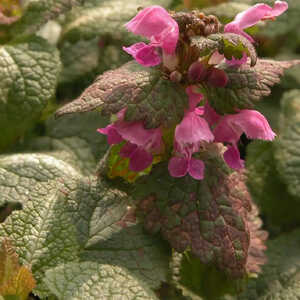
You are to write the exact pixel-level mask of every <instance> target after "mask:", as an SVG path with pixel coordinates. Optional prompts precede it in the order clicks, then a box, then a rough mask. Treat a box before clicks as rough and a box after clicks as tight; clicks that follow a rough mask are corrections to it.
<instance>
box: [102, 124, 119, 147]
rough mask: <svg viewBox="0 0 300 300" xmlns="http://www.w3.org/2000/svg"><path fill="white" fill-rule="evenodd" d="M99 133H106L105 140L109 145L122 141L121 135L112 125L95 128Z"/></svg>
mask: <svg viewBox="0 0 300 300" xmlns="http://www.w3.org/2000/svg"><path fill="white" fill-rule="evenodd" d="M97 131H98V132H99V133H102V134H105V135H107V142H108V144H109V145H115V144H119V143H121V142H122V141H123V139H122V137H121V135H120V134H119V133H118V131H117V130H116V129H115V127H114V125H113V124H111V125H108V126H106V127H105V128H99V129H97Z"/></svg>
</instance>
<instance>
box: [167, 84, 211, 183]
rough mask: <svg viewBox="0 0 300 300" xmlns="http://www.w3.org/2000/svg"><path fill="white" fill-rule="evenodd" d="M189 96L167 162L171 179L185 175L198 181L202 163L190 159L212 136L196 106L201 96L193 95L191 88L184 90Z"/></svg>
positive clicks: (201, 176)
mask: <svg viewBox="0 0 300 300" xmlns="http://www.w3.org/2000/svg"><path fill="white" fill-rule="evenodd" d="M186 92H187V94H188V96H189V109H188V110H186V111H185V115H184V118H183V120H182V121H181V123H180V124H178V125H177V126H176V128H175V139H174V152H175V156H174V157H172V158H171V159H170V161H169V165H168V169H169V172H170V175H171V176H173V177H183V176H185V175H186V174H187V173H189V174H190V176H192V177H193V178H195V179H197V180H200V179H203V177H204V168H205V166H204V163H203V161H201V160H199V159H195V158H193V157H192V155H193V153H195V152H198V151H199V148H200V145H201V143H202V142H203V141H206V142H212V141H213V139H214V136H213V134H212V132H211V130H210V128H209V126H208V124H207V122H206V121H205V120H204V118H202V117H200V115H202V114H203V110H202V109H201V108H197V107H196V106H197V104H198V103H199V102H200V101H201V100H202V98H203V95H202V94H198V93H195V92H194V90H193V86H190V87H188V88H187V89H186Z"/></svg>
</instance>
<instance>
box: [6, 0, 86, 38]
mask: <svg viewBox="0 0 300 300" xmlns="http://www.w3.org/2000/svg"><path fill="white" fill-rule="evenodd" d="M84 1H85V0H28V1H26V3H25V7H24V11H23V15H22V17H21V18H20V19H19V20H18V21H17V22H15V23H14V24H13V26H12V27H11V28H10V30H11V32H12V34H13V35H14V36H15V35H21V34H22V35H27V34H32V33H34V32H35V31H36V30H37V29H39V28H40V27H41V26H42V25H43V24H45V23H47V21H49V20H52V19H54V18H56V17H57V16H59V15H60V14H63V13H65V12H67V11H68V10H70V9H71V8H72V7H73V6H77V5H81V4H83V3H84Z"/></svg>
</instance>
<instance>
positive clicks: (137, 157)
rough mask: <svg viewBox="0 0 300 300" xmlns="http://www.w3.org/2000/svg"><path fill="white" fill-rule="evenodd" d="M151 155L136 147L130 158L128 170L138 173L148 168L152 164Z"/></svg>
mask: <svg viewBox="0 0 300 300" xmlns="http://www.w3.org/2000/svg"><path fill="white" fill-rule="evenodd" d="M152 160H153V157H152V155H151V154H150V153H149V152H148V151H146V150H144V149H143V148H142V147H137V148H136V150H135V151H134V152H133V153H132V154H131V156H130V162H129V169H130V170H132V171H134V172H140V171H143V170H145V169H146V168H148V167H149V166H150V165H151V163H152Z"/></svg>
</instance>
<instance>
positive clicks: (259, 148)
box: [246, 141, 300, 230]
mask: <svg viewBox="0 0 300 300" xmlns="http://www.w3.org/2000/svg"><path fill="white" fill-rule="evenodd" d="M246 158H247V160H246V163H247V170H248V181H247V183H248V187H249V191H250V193H251V196H252V197H253V199H254V200H255V202H256V203H257V204H258V205H259V207H260V208H261V211H262V213H264V216H265V219H266V224H267V226H268V229H271V230H272V229H275V228H276V227H275V226H277V230H278V226H280V228H281V229H284V230H290V229H291V228H294V227H295V226H297V225H300V216H299V210H300V203H299V199H298V198H297V197H292V196H291V195H289V193H288V189H287V185H286V184H285V183H284V182H283V181H282V180H281V178H280V176H279V173H278V170H277V169H276V163H277V161H276V160H275V157H274V144H273V143H271V142H262V141H256V142H252V143H251V144H250V145H248V147H247V155H246ZM283 199H284V201H282V200H283Z"/></svg>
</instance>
